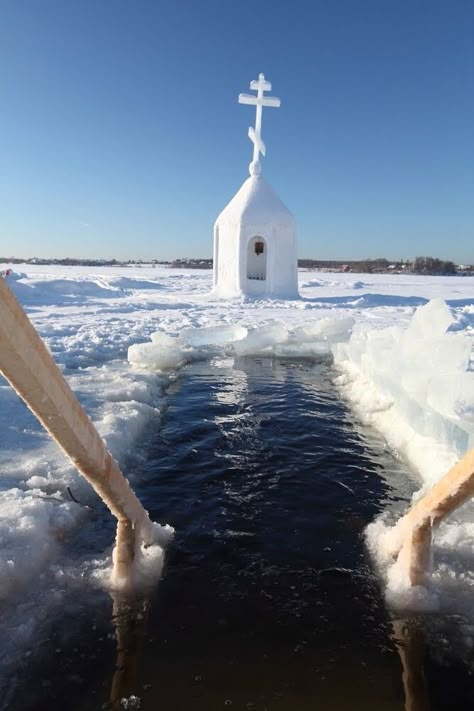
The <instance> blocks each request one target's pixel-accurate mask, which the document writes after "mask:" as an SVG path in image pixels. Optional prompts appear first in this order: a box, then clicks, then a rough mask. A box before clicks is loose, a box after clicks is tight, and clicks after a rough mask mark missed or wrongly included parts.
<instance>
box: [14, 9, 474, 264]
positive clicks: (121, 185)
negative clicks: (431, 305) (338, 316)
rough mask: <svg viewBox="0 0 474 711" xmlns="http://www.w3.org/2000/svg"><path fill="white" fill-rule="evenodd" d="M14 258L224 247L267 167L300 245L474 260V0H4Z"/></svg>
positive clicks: (333, 252) (352, 254)
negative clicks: (233, 217) (251, 180)
mask: <svg viewBox="0 0 474 711" xmlns="http://www.w3.org/2000/svg"><path fill="white" fill-rule="evenodd" d="M0 67H1V77H2V79H1V82H0V96H1V110H0V205H1V209H0V256H24V257H31V256H46V257H50V256H51V257H63V256H78V257H116V258H118V259H128V258H132V257H137V258H142V259H147V258H158V259H160V258H162V259H168V258H172V257H183V256H200V257H205V256H211V253H212V226H213V223H214V221H215V219H216V217H217V215H218V214H219V212H220V211H221V209H222V208H223V207H224V206H225V204H226V203H227V202H228V201H229V199H230V198H231V197H232V195H233V194H234V193H235V192H236V190H237V189H238V188H239V186H240V185H241V183H242V182H243V181H244V180H245V178H246V177H247V176H248V163H249V162H250V159H251V155H252V146H251V143H250V141H249V140H248V138H247V128H248V126H249V125H250V124H251V123H252V122H253V120H254V109H253V108H251V107H249V106H241V105H239V104H238V103H237V96H238V94H239V93H240V92H246V91H248V90H249V87H248V85H249V82H250V80H251V79H254V78H256V77H257V75H258V73H259V72H264V73H265V75H266V77H267V78H268V79H269V80H270V81H271V82H272V84H273V89H272V94H274V95H276V96H280V97H281V99H282V106H281V108H279V109H266V110H265V111H264V116H263V138H264V140H265V142H266V145H267V157H266V158H264V159H263V172H264V175H265V176H266V178H267V179H268V180H269V181H270V182H271V184H272V185H273V187H274V188H275V189H276V190H277V192H278V193H279V194H280V196H281V198H282V199H283V201H284V202H285V203H286V204H287V206H288V207H289V208H290V210H291V211H292V212H293V213H294V215H295V217H296V220H297V225H298V237H299V256H300V257H314V258H321V259H325V258H348V259H349V258H350V259H355V258H366V257H378V256H387V257H389V258H393V259H395V258H405V259H408V258H412V257H414V256H416V255H433V256H439V257H443V258H452V259H454V260H455V261H458V262H470V263H472V262H474V200H473V197H474V140H473V133H474V3H473V2H472V0H443V1H440V0H423V1H422V0H292V1H291V2H290V1H289V0H285V1H284V2H283V1H280V2H270V0H259V2H255V1H249V0H166V1H164V0H129V2H123V1H122V0H92V1H90V0H80V2H75V1H73V0H57V1H52V0H41V1H40V0H0Z"/></svg>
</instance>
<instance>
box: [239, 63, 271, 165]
mask: <svg viewBox="0 0 474 711" xmlns="http://www.w3.org/2000/svg"><path fill="white" fill-rule="evenodd" d="M250 88H251V89H252V91H256V92H257V96H254V95H253V94H240V95H239V104H253V105H255V106H256V113H255V128H252V126H250V128H249V138H250V140H251V141H252V143H253V160H252V163H251V164H250V174H251V175H254V174H258V173H259V172H260V163H259V160H258V158H259V154H260V153H261V154H262V156H264V155H265V143H264V142H263V139H262V109H263V107H264V106H274V107H276V108H278V107H279V106H280V103H281V102H280V99H278V98H277V97H276V96H264V95H263V92H264V91H271V89H272V85H271V84H270V82H269V81H265V76H264V75H263V74H259V75H258V79H254V80H253V81H251V82H250Z"/></svg>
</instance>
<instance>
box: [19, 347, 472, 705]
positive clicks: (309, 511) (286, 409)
mask: <svg viewBox="0 0 474 711" xmlns="http://www.w3.org/2000/svg"><path fill="white" fill-rule="evenodd" d="M332 377H333V374H332V372H331V370H330V368H329V367H328V366H327V365H325V364H314V363H308V362H288V361H277V360H271V359H262V360H252V359H245V360H241V361H236V362H235V363H234V364H233V363H232V362H231V361H216V362H214V363H211V364H209V363H205V364H197V365H196V364H195V365H194V366H192V367H191V368H190V369H189V370H187V371H186V372H185V374H184V375H183V377H182V379H181V380H180V381H178V382H177V383H176V384H175V385H174V386H173V388H172V391H171V392H170V393H169V397H168V402H169V407H168V409H167V410H166V412H165V413H164V415H163V421H162V426H161V428H160V430H159V431H158V432H154V433H148V435H149V441H148V442H147V444H146V452H147V457H146V461H144V462H143V463H142V465H141V466H140V467H139V468H135V471H134V475H133V479H134V481H133V483H134V488H135V489H136V491H137V493H138V494H139V496H140V498H141V499H142V501H143V502H144V504H145V506H146V508H148V509H149V511H150V514H151V517H152V519H154V520H158V521H162V522H168V523H170V524H172V525H173V526H174V527H175V529H176V538H175V541H174V543H173V544H172V546H171V547H170V549H169V550H168V553H167V563H166V567H165V571H164V575H163V579H162V581H161V582H160V584H159V586H158V588H157V590H156V591H154V593H153V594H152V595H151V596H150V597H149V598H148V599H146V600H135V601H129V603H128V604H127V603H124V601H118V603H117V601H116V605H115V608H114V610H115V618H113V619H112V603H111V601H110V598H109V597H108V596H106V595H105V594H104V593H95V598H94V605H93V606H92V603H91V601H90V600H88V601H85V602H84V603H83V604H79V603H78V605H77V608H76V610H75V613H74V615H71V614H68V615H63V616H62V617H61V616H59V618H58V620H59V621H57V622H53V623H52V624H51V630H50V631H49V633H48V636H47V637H46V639H45V640H43V647H42V648H40V650H39V652H38V649H37V650H36V652H37V653H36V662H35V664H36V667H35V671H34V674H33V678H32V672H31V670H29V671H25V672H24V673H25V675H26V681H25V683H24V685H23V688H22V689H21V691H20V692H16V693H15V694H14V695H13V697H12V700H11V705H9V706H8V707H9V708H16V709H20V710H22V711H26V710H27V709H28V710H29V711H31V710H32V709H43V708H44V709H64V708H67V709H78V710H79V709H81V710H84V711H85V710H86V709H87V710H89V709H100V708H114V709H118V708H138V707H140V708H141V709H147V710H148V709H149V710H150V711H151V710H152V709H167V710H172V709H173V710H174V709H176V710H185V711H187V710H188V709H189V710H194V709H196V710H197V711H201V710H202V711H205V710H206V711H213V710H214V709H216V710H217V709H224V708H232V709H255V710H257V709H258V710H260V711H263V710H264V709H268V710H269V711H270V710H271V711H273V710H274V711H283V710H284V711H290V709H291V710H293V709H296V710H299V709H301V710H302V711H305V710H306V709H308V710H309V709H315V708H322V709H370V710H375V709H387V710H390V709H403V708H404V707H405V706H404V700H405V694H406V693H411V694H412V697H413V699H414V702H416V704H418V705H412V706H411V707H408V706H407V708H412V709H413V711H415V710H418V711H421V709H425V708H433V709H441V708H453V706H452V704H451V701H453V700H454V701H455V706H454V707H455V708H460V709H464V708H466V709H468V708H473V707H474V705H473V706H471V704H470V693H471V690H472V685H470V684H469V683H468V681H466V672H465V670H464V669H459V668H458V667H457V666H456V665H455V664H454V663H453V665H452V666H451V667H449V668H446V667H445V666H443V664H445V662H439V663H438V662H437V661H436V653H435V651H436V650H434V651H433V650H432V651H430V648H429V645H428V646H427V644H426V640H425V632H424V629H423V625H422V624H421V625H420V624H419V623H418V621H417V620H408V621H407V626H406V629H407V630H408V634H407V635H406V636H405V637H404V647H403V653H402V654H401V655H400V653H399V647H398V646H397V644H396V639H395V637H396V635H398V637H399V638H400V637H402V636H403V635H402V629H401V625H400V624H398V623H395V625H394V624H392V621H391V620H390V618H389V614H388V612H387V610H386V608H385V605H384V601H383V596H382V593H381V590H380V588H379V582H378V580H377V578H376V577H375V575H374V572H373V569H372V567H371V564H370V561H369V559H368V557H367V553H366V550H365V547H364V542H363V537H362V533H363V529H364V527H365V526H366V525H367V523H369V522H370V521H371V520H373V519H374V517H375V516H376V515H377V514H378V513H379V512H380V511H381V510H384V509H386V508H387V507H390V506H393V507H397V506H402V505H403V501H404V500H406V499H407V498H408V497H409V496H410V494H411V492H412V489H413V488H414V485H413V484H412V483H411V482H410V479H409V477H408V476H407V472H406V471H405V470H404V469H403V467H402V466H401V465H400V464H399V463H397V462H396V461H395V460H394V459H393V457H392V456H391V455H390V453H389V452H388V451H387V450H386V448H385V446H384V442H383V440H382V439H380V438H379V437H378V436H377V435H376V434H375V433H374V432H373V431H371V430H369V429H367V428H363V427H361V426H360V425H359V426H357V425H356V424H355V423H354V418H353V416H352V415H351V413H350V412H349V410H348V408H347V407H346V405H345V404H344V403H342V402H341V401H340V399H339V398H338V395H337V392H336V390H335V388H334V385H333V383H332ZM388 482H390V483H388ZM96 525H97V524H96ZM105 533H106V534H107V535H108V536H109V540H110V539H111V536H112V529H111V528H110V529H107V531H106V532H105ZM105 533H103V534H102V535H105ZM117 635H118V638H119V647H121V650H122V651H121V654H120V656H119V658H118V661H117V656H116V641H115V638H116V636H117ZM38 657H40V659H38ZM402 662H403V664H404V665H405V687H404V684H403V679H402ZM440 669H441V670H442V675H441V676H440ZM423 672H424V676H423ZM407 674H408V677H407ZM459 675H460V676H459ZM453 680H454V682H455V683H456V689H457V692H456V693H457V694H458V695H457V697H456V696H452V692H449V684H450V683H451V681H453ZM407 689H408V691H407ZM410 690H411V691H410ZM131 695H135V696H137V697H139V699H140V701H139V702H138V701H137V702H136V705H134V703H135V702H134V699H133V698H132V699H131V700H130V699H129V701H128V702H127V703H128V706H127V705H122V706H120V703H119V699H120V698H121V697H125V698H129V697H131ZM413 699H412V702H413ZM414 702H413V703H414ZM138 703H139V704H140V705H139V706H138Z"/></svg>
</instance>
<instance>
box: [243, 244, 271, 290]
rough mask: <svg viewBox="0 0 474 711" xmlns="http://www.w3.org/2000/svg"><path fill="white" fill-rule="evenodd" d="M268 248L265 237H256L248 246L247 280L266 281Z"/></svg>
mask: <svg viewBox="0 0 474 711" xmlns="http://www.w3.org/2000/svg"><path fill="white" fill-rule="evenodd" d="M267 252H268V247H267V243H266V241H265V240H264V239H263V237H260V236H259V235H255V237H252V238H251V239H250V240H249V243H248V246H247V279H254V280H256V281H265V279H266V278H267Z"/></svg>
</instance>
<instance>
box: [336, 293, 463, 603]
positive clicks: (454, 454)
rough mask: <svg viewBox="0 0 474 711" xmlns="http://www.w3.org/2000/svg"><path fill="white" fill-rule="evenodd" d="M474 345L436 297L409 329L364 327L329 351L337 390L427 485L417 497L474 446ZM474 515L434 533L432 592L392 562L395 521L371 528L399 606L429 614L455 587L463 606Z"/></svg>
mask: <svg viewBox="0 0 474 711" xmlns="http://www.w3.org/2000/svg"><path fill="white" fill-rule="evenodd" d="M473 340H474V339H473V337H472V335H470V334H469V333H466V332H465V331H461V330H459V321H458V319H456V318H455V317H454V316H453V313H452V312H451V310H450V309H449V308H448V307H447V305H446V303H445V302H444V301H443V300H441V299H434V300H432V301H430V302H429V303H427V304H426V305H425V306H421V307H419V308H418V309H417V310H416V312H415V313H414V315H413V317H412V319H411V321H410V322H409V324H408V326H407V327H406V328H402V327H396V326H392V327H390V328H383V329H378V330H369V329H367V328H365V329H364V328H359V329H357V330H355V331H354V333H353V334H352V336H351V338H350V340H349V341H348V342H346V343H339V344H337V345H335V346H334V348H333V352H334V356H335V361H336V363H337V365H338V367H339V368H340V370H341V371H342V375H341V376H340V377H339V385H340V386H341V388H342V390H343V392H344V393H345V394H346V395H347V396H348V397H349V398H350V399H351V401H352V403H353V404H354V405H355V407H356V410H357V411H358V414H359V416H360V417H361V418H362V419H363V420H364V421H366V422H369V423H370V424H372V425H374V426H375V427H377V428H378V429H379V430H380V431H381V432H382V433H383V434H384V435H385V437H386V439H387V441H388V442H389V444H390V445H391V446H392V448H393V449H394V450H395V451H396V452H399V453H401V454H403V455H404V456H405V457H406V458H407V459H408V461H410V463H411V464H412V466H413V467H414V469H415V470H417V471H418V473H419V474H420V476H421V479H422V481H423V487H422V489H421V490H420V491H419V492H417V494H416V495H415V497H416V498H418V497H419V496H421V495H422V494H423V493H424V491H426V490H427V489H429V488H430V487H431V486H432V485H433V484H434V483H435V482H436V481H437V480H438V479H439V478H440V477H442V476H443V475H444V474H445V473H446V472H447V471H448V470H449V469H450V467H451V466H452V465H453V464H454V463H455V462H456V461H458V460H459V459H460V458H461V457H462V455H463V454H464V453H465V452H466V451H467V450H469V449H471V447H473V446H474V370H473V369H472V368H471V354H472V346H473ZM473 516H474V509H473V507H472V504H467V505H465V506H464V507H463V508H462V509H460V510H458V511H457V512H455V513H454V514H453V515H452V516H451V517H449V519H447V520H446V521H444V522H443V523H442V524H441V525H440V527H439V529H438V530H437V531H436V534H435V538H434V543H433V556H434V560H435V562H436V564H435V566H434V568H433V573H432V575H431V579H430V583H429V585H428V587H427V588H424V587H419V586H416V587H413V588H411V587H410V585H409V582H408V581H407V580H406V579H405V575H406V571H405V570H403V569H402V568H401V566H400V565H399V564H398V562H397V561H396V560H395V561H394V559H393V557H392V551H391V546H390V541H391V527H392V525H393V523H394V521H393V520H391V519H390V516H388V515H384V516H383V517H382V518H381V519H379V520H377V521H375V522H374V523H373V524H371V525H370V526H369V527H368V529H367V542H368V546H369V549H370V551H371V553H372V556H373V558H374V561H375V562H376V565H377V566H378V567H379V570H380V572H381V574H382V575H383V576H384V577H385V580H386V585H387V599H388V601H389V602H390V603H391V604H392V605H393V606H396V607H401V608H410V609H414V610H424V611H433V610H436V609H438V608H439V606H440V605H441V604H442V605H443V606H444V607H446V606H448V607H449V605H450V604H452V602H453V600H452V591H453V589H454V590H455V591H456V592H455V597H456V598H457V602H456V608H457V609H459V599H460V598H462V595H463V593H464V594H466V593H470V594H472V591H473V589H474V565H472V566H470V567H468V568H467V569H466V566H465V560H464V561H463V553H462V551H461V550H460V543H461V544H462V545H463V546H465V547H467V550H472V549H473V548H474V524H473V523H472V521H473ZM440 561H441V564H440ZM473 563H474V561H473ZM449 591H451V599H450V594H449ZM466 609H469V605H467V606H466ZM469 611H470V612H472V610H470V609H469Z"/></svg>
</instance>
